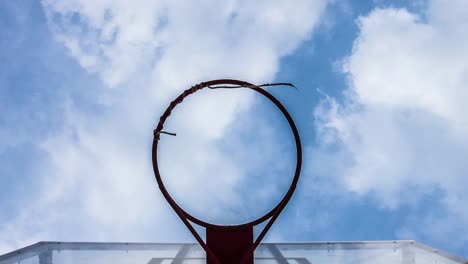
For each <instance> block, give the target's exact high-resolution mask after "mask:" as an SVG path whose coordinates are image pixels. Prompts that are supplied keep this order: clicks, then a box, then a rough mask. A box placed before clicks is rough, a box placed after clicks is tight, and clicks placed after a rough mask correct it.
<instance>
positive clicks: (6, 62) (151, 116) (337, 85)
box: [0, 0, 468, 257]
mask: <svg viewBox="0 0 468 264" xmlns="http://www.w3.org/2000/svg"><path fill="white" fill-rule="evenodd" d="M134 2H135V3H133V4H131V5H130V4H128V3H126V1H84V0H73V1H67V2H64V1H53V0H44V1H42V2H39V1H26V0H25V1H9V2H7V1H3V2H1V3H0V58H1V61H2V64H1V65H0V67H1V70H0V112H1V115H0V167H1V170H0V211H1V212H2V213H1V214H0V234H1V237H2V241H0V252H7V251H9V250H13V249H16V248H18V247H22V246H26V245H28V244H31V243H35V242H37V241H40V240H63V241H129V242H133V241H153V242H154V241H168V242H171V241H188V240H191V239H192V238H191V237H190V236H189V234H188V233H187V232H186V231H185V228H184V226H183V224H182V223H180V221H179V220H178V219H177V218H176V217H175V215H174V213H173V212H172V211H171V210H170V208H169V206H167V205H166V204H165V202H164V200H163V198H162V197H161V195H160V194H159V192H158V190H157V187H156V183H155V181H154V177H153V173H152V171H151V160H150V157H151V155H150V147H151V140H152V129H153V128H154V126H155V124H156V121H157V118H159V115H160V114H161V113H162V111H163V109H164V107H165V106H166V105H167V103H168V102H170V101H171V99H172V98H174V97H175V96H176V95H177V94H178V93H180V91H182V90H184V89H186V88H187V87H189V86H191V85H193V84H195V83H198V82H200V81H205V80H209V79H218V78H237V79H242V80H246V81H249V82H253V83H258V84H260V83H265V82H273V81H278V82H292V83H294V84H295V85H296V86H298V87H299V90H298V91H296V90H294V89H288V88H269V91H271V92H272V93H273V94H274V95H275V96H277V97H278V98H279V99H280V100H281V101H282V102H283V103H284V105H285V106H286V107H287V108H288V110H290V112H291V114H292V116H293V118H294V119H295V121H296V123H297V125H298V127H299V129H300V133H301V136H302V140H303V145H304V169H303V173H302V178H301V182H300V186H299V188H298V190H297V192H296V194H295V196H294V197H293V199H292V201H291V203H290V204H289V206H288V207H287V208H286V210H285V212H284V213H283V215H282V216H281V217H280V218H279V219H278V221H277V223H276V224H275V226H274V227H273V228H272V230H271V232H270V234H269V235H268V236H267V240H270V241H316V240H319V241H323V240H393V239H414V240H418V241H420V242H423V243H426V244H428V245H431V246H434V247H437V248H440V249H444V250H447V251H449V252H452V253H455V254H458V255H461V256H465V257H467V256H468V240H467V239H466V238H465V236H464V235H463V234H466V233H468V228H467V226H468V210H467V209H466V208H465V207H466V206H465V204H467V202H468V195H467V194H466V191H465V187H464V186H466V184H468V180H467V179H468V178H467V177H466V172H467V171H468V165H466V164H468V160H467V158H466V157H468V137H467V136H466V135H467V134H468V133H467V132H468V123H467V121H466V118H465V116H464V113H465V112H466V111H467V110H468V109H466V103H465V102H464V100H465V98H468V89H467V87H466V83H468V82H467V81H468V79H467V78H466V73H467V72H468V63H467V61H468V50H467V49H466V48H465V47H466V46H468V45H467V44H468V43H467V42H468V38H467V37H466V36H468V34H467V33H468V32H467V29H468V19H467V18H468V4H467V2H466V1H463V0H457V1H450V2H444V1H441V0H428V1H377V0H374V1H370V0H369V1H331V0H330V1H327V0H301V1H297V3H295V5H291V4H290V3H288V2H287V1H256V2H255V3H252V2H249V1H225V2H222V3H218V2H217V1H209V0H206V1H202V2H199V3H198V4H197V5H193V6H187V3H185V5H184V4H182V3H178V2H174V1H170V2H168V1H134ZM168 127H169V128H170V129H171V130H173V131H175V132H177V134H178V135H177V137H174V138H172V137H170V138H169V137H165V138H163V141H162V142H161V147H162V153H165V154H164V155H163V156H162V157H161V159H162V164H163V165H162V170H163V172H164V175H167V176H165V177H167V178H165V180H166V181H167V185H168V188H169V190H170V191H172V192H173V193H174V194H175V196H176V199H177V200H178V201H179V202H180V203H181V204H183V205H184V208H188V209H189V211H191V212H194V214H197V215H200V216H205V217H206V219H208V220H210V221H214V222H224V223H231V222H232V223H235V222H237V221H245V220H248V219H252V217H255V216H257V215H258V214H259V212H263V211H265V210H267V209H268V208H269V206H271V204H272V203H274V201H276V200H277V199H279V197H281V194H282V192H283V190H284V189H285V188H286V187H287V184H288V179H290V178H287V176H288V175H289V172H291V170H292V167H291V163H292V162H293V161H294V156H293V145H292V141H291V139H290V137H289V134H288V133H289V131H288V128H287V124H286V122H284V120H282V119H281V116H280V115H279V114H278V112H275V109H274V108H273V107H272V106H271V105H269V104H268V103H267V102H265V101H264V100H262V98H260V97H258V96H256V95H254V94H252V93H249V92H248V91H215V92H206V93H203V94H200V95H196V96H194V99H193V100H191V101H188V102H187V103H185V102H184V106H181V108H179V109H178V111H175V112H174V115H173V116H171V120H170V123H168ZM169 128H168V130H170V129H169ZM169 175H170V176H169ZM220 175H222V176H220ZM285 175H286V176H285Z"/></svg>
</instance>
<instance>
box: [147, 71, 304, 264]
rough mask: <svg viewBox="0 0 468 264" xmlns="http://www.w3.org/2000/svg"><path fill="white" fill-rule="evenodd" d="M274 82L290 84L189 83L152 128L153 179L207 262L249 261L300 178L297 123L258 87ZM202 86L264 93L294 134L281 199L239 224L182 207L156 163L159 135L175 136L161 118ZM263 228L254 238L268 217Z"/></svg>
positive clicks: (241, 82) (237, 263) (218, 81)
mask: <svg viewBox="0 0 468 264" xmlns="http://www.w3.org/2000/svg"><path fill="white" fill-rule="evenodd" d="M274 85H289V86H293V85H292V84H289V83H275V84H264V85H258V86H257V85H253V84H250V83H247V82H244V81H239V80H230V79H221V80H213V81H208V82H202V83H199V84H197V85H194V86H192V87H191V88H189V89H187V90H185V91H184V92H182V94H180V95H179V96H178V97H177V98H176V99H175V100H174V101H172V102H171V103H170V104H169V107H168V108H167V109H166V110H165V111H164V113H163V115H162V116H161V117H160V119H159V123H158V126H157V128H156V129H155V130H154V139H153V148H152V159H153V171H154V175H155V177H156V181H157V182H158V185H159V189H160V190H161V192H162V194H163V196H164V198H165V199H166V200H167V202H168V203H169V205H170V206H171V207H172V209H174V211H175V212H176V213H177V215H178V216H179V218H180V219H181V220H182V222H183V223H184V224H185V225H186V227H187V228H188V229H189V230H190V232H191V233H192V235H193V236H194V237H195V239H196V240H197V241H198V243H199V244H200V245H201V246H202V248H203V249H204V250H205V252H206V254H207V263H209V264H212V263H217V264H221V263H222V264H225V263H229V264H231V263H232V264H234V263H236V264H239V263H241V264H250V263H253V253H254V251H255V249H256V248H257V246H258V245H259V244H260V242H261V241H262V239H263V238H264V237H265V235H266V233H267V232H268V231H269V229H270V228H271V226H272V225H273V223H274V222H275V221H276V219H277V218H278V216H279V215H280V214H281V212H282V211H283V209H284V207H285V206H286V204H287V203H288V202H289V200H290V199H291V197H292V195H293V193H294V191H295V189H296V185H297V183H298V181H299V176H300V172H301V165H302V146H301V139H300V137H299V132H298V131H297V128H296V125H295V124H294V121H293V119H292V117H291V116H290V115H289V113H288V111H287V110H286V108H285V107H284V106H283V105H282V104H281V103H280V102H279V101H278V100H277V99H276V98H275V97H273V95H271V94H270V93H268V92H267V91H265V90H264V89H262V88H261V87H264V86H274ZM204 88H209V89H232V88H246V89H251V90H254V91H256V92H258V93H260V94H261V95H263V96H265V97H266V98H267V99H269V100H270V101H271V102H272V103H273V104H274V105H275V106H276V107H277V108H278V109H279V110H280V111H281V113H282V114H283V116H284V117H285V118H286V120H287V121H288V124H289V126H290V128H291V131H292V134H293V136H294V140H295V143H296V169H295V172H294V178H293V179H292V182H291V185H290V187H289V189H288V191H287V193H286V194H285V195H284V197H283V198H282V199H281V201H280V202H279V203H278V204H277V205H276V206H275V207H274V208H273V209H271V211H269V212H268V213H266V214H265V215H263V216H261V217H259V218H257V219H255V220H252V221H250V222H247V223H243V224H239V225H217V224H212V223H208V222H206V221H203V220H201V219H198V218H196V217H194V216H192V215H191V214H189V213H188V212H186V211H185V210H184V209H182V208H181V207H180V206H179V205H178V204H177V203H176V202H175V201H174V199H173V198H172V197H171V195H170V194H169V192H168V191H167V189H166V187H165V186H164V183H163V181H162V179H161V174H160V172H159V167H158V142H159V139H160V136H161V134H168V135H173V136H175V134H174V133H170V132H166V131H163V128H164V122H165V121H166V119H167V118H168V117H169V116H170V115H171V112H172V110H173V109H174V108H175V107H176V106H177V105H178V104H180V103H182V102H183V100H184V99H185V98H186V97H187V96H189V95H191V94H194V93H195V92H197V91H199V90H202V89H204ZM267 220H268V222H267V224H266V225H265V227H264V229H263V230H262V232H261V233H260V234H259V236H258V237H257V238H256V239H255V241H254V239H253V227H254V226H256V225H259V224H261V223H263V222H265V221H267ZM190 222H192V223H194V224H197V225H200V226H203V227H205V228H206V243H205V241H203V239H202V238H201V237H200V235H199V234H198V233H197V232H196V231H195V228H194V227H193V225H192V224H191V223H190Z"/></svg>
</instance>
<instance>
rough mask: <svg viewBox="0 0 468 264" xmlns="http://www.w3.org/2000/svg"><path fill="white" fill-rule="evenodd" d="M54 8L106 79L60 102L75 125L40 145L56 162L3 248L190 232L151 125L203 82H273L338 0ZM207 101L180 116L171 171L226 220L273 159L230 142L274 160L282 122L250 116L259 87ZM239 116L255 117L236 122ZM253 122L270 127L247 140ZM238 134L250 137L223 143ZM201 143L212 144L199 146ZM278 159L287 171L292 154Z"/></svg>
mask: <svg viewBox="0 0 468 264" xmlns="http://www.w3.org/2000/svg"><path fill="white" fill-rule="evenodd" d="M42 5H43V9H44V12H45V14H46V16H47V21H48V26H49V28H50V29H51V31H52V32H53V34H54V36H55V38H56V40H57V41H59V42H60V43H63V45H64V46H65V47H66V48H67V51H68V52H69V54H70V56H71V57H72V58H73V59H74V60H76V61H77V62H78V63H79V65H80V66H81V67H82V68H83V69H84V70H86V71H87V72H89V73H90V74H93V75H95V76H97V77H99V79H100V80H101V81H102V83H97V82H96V83H95V86H93V87H82V91H78V92H77V93H78V94H80V93H83V94H88V95H89V94H90V90H92V92H91V94H93V96H88V97H85V99H84V102H83V101H80V100H76V99H75V97H73V96H70V95H67V94H66V93H65V95H64V96H63V98H62V99H63V100H62V101H61V102H59V103H58V104H59V105H60V109H61V111H62V112H63V113H62V114H63V115H64V118H63V120H64V122H63V123H62V124H60V126H59V129H58V130H57V131H58V132H55V133H53V134H52V135H51V136H49V137H47V138H46V139H45V140H43V141H41V142H39V143H38V147H39V148H41V149H42V150H43V151H44V152H45V153H46V157H47V158H46V159H47V161H46V162H43V163H42V164H40V166H37V167H35V168H34V169H35V175H36V179H35V181H36V183H37V186H36V191H37V194H36V195H35V196H34V197H33V196H31V197H25V198H23V199H22V200H23V202H24V201H25V200H26V201H27V202H26V203H23V204H27V206H26V207H25V208H24V210H22V211H21V212H19V213H17V214H15V215H12V217H11V219H10V220H8V221H5V222H4V223H3V224H2V226H1V227H0V233H2V234H3V235H2V236H3V237H4V238H6V239H5V240H3V241H2V243H3V244H2V245H0V250H1V251H8V250H11V249H14V248H18V247H20V246H25V245H27V244H29V243H31V241H32V240H93V241H102V240H106V241H156V240H158V241H163V240H166V241H167V240H178V239H181V238H184V239H185V238H187V237H188V236H187V235H184V234H181V233H185V231H183V232H181V233H180V232H178V231H177V230H179V229H177V228H180V227H181V225H180V223H179V222H178V220H177V219H176V218H175V216H174V215H173V213H172V212H171V211H170V210H169V208H168V206H167V205H166V204H165V203H164V202H162V197H161V196H159V194H158V192H157V191H156V185H155V182H154V179H153V176H152V170H151V161H150V145H151V140H152V135H151V131H152V129H153V128H154V126H155V122H156V120H157V118H158V117H159V115H158V113H161V112H162V110H163V107H165V106H166V105H167V103H168V102H169V101H170V100H171V99H172V98H173V97H174V96H175V95H177V94H178V93H179V92H181V91H182V90H183V89H186V88H188V86H190V85H192V84H195V83H197V82H199V81H202V80H207V79H213V78H223V77H229V78H239V79H244V80H248V81H250V82H254V83H259V82H264V81H268V80H271V79H272V78H273V77H274V75H275V74H276V72H277V71H278V67H279V59H280V58H281V57H282V56H285V55H287V54H289V53H291V52H293V51H294V49H295V48H296V47H297V46H298V45H299V44H300V43H301V42H302V41H304V40H305V39H307V38H309V37H310V34H311V32H312V30H313V29H314V27H315V26H316V25H317V23H318V20H319V17H320V14H321V13H322V11H323V9H324V8H325V5H326V1H325V0H309V1H298V2H296V3H295V4H294V5H291V4H289V2H287V1H224V2H219V1H201V2H200V1H198V2H196V3H195V2H185V3H180V2H176V1H133V2H131V3H130V2H128V1H81V0H76V1H67V2H64V1H55V0H45V1H43V2H42ZM292 14H294V15H292ZM76 81H77V82H78V81H79V80H76ZM75 92H76V91H75ZM196 99H197V100H196V103H194V104H192V105H190V104H188V105H187V106H185V110H184V111H186V113H188V114H187V115H186V116H183V117H180V118H179V119H175V120H176V121H174V123H173V129H175V130H176V131H177V132H179V131H182V132H185V134H184V133H179V134H180V136H178V137H177V142H176V143H174V144H175V145H172V146H170V147H168V151H167V153H168V154H167V156H166V157H167V159H168V162H167V164H169V165H167V167H166V170H167V171H168V174H170V175H178V176H180V177H181V178H177V179H168V182H169V184H172V186H174V188H179V189H181V190H190V191H192V192H193V193H192V195H194V196H193V197H196V199H198V200H199V201H202V202H203V205H204V206H203V207H201V208H194V210H199V211H198V212H201V213H206V214H212V215H213V217H214V219H220V218H219V217H223V215H222V212H224V211H222V210H221V209H222V208H230V207H235V206H237V208H241V209H242V208H243V207H242V205H240V206H239V204H238V203H239V201H240V199H241V198H242V195H243V194H242V192H240V191H239V190H237V189H236V187H237V186H238V185H239V184H240V183H242V182H243V181H245V180H246V178H245V177H246V176H247V175H249V173H255V172H256V171H258V168H257V167H256V166H253V165H252V164H253V163H252V162H255V161H257V160H259V159H258V157H259V156H260V157H262V156H261V153H258V152H254V153H253V154H252V155H257V157H254V156H251V157H252V159H253V161H249V162H250V163H245V161H246V159H245V157H241V156H239V157H237V158H235V159H231V157H229V156H227V154H226V153H227V151H226V148H227V149H229V148H231V149H229V150H230V151H229V153H233V152H234V153H236V151H237V153H239V152H241V151H243V150H242V147H249V148H252V149H254V150H255V149H258V150H260V151H266V152H265V153H271V155H264V156H263V158H265V160H267V161H272V160H276V158H277V155H280V154H281V151H282V148H283V146H281V145H273V146H271V145H270V143H271V142H273V140H275V139H276V138H277V137H278V136H281V135H277V134H275V133H272V131H273V129H274V126H272V125H271V124H269V123H267V122H259V123H256V122H254V120H255V118H260V119H261V118H262V117H265V118H266V117H267V115H266V114H263V115H262V114H259V115H258V116H257V117H255V116H254V118H249V113H251V111H252V107H254V108H255V106H256V105H257V106H258V102H257V99H256V97H254V96H253V95H252V93H246V92H243V91H230V92H226V93H225V94H217V93H209V94H208V93H207V94H205V95H204V96H203V97H196ZM239 120H243V121H242V122H240V124H239V125H237V127H236V126H233V122H234V121H239ZM241 128H246V129H250V130H253V129H255V130H257V131H259V132H260V133H259V135H260V136H256V137H252V138H251V139H252V141H250V142H245V141H241V140H240V139H239V137H237V138H236V137H235V136H234V135H232V131H236V129H237V130H238V129H241ZM227 135H232V136H233V137H234V138H232V140H234V141H235V142H238V143H239V144H238V146H235V145H232V144H229V142H228V141H223V138H224V137H225V136H227ZM260 139H261V140H260ZM168 140H171V139H168ZM183 143H186V144H185V145H183ZM182 147H183V148H184V149H182ZM197 147H198V148H197ZM200 147H202V148H203V153H200V152H198V151H197V149H200ZM269 156H270V157H269ZM183 158H185V161H190V160H192V161H191V162H186V163H184V166H181V165H179V164H178V163H177V162H173V163H171V162H172V161H174V160H178V161H184V159H183ZM195 158H196V159H195ZM195 161H196V162H195ZM200 164H202V165H203V164H204V165H205V166H201V165H200ZM240 164H242V165H244V166H239V165H240ZM213 165H216V166H214V167H211V166H213ZM274 166H277V167H278V166H279V167H278V168H280V169H285V166H284V164H281V163H277V164H275V165H274ZM241 167H242V168H243V169H242V170H240V169H239V168H241ZM273 168H276V167H272V168H271V169H273ZM286 169H287V168H286ZM188 170H190V171H188ZM220 171H223V172H225V174H224V175H223V176H224V177H223V178H220V179H214V180H213V179H208V178H209V177H210V176H211V175H213V174H215V173H219V172H220ZM188 172H191V173H192V174H195V175H192V176H193V178H188V177H186V178H182V177H185V176H184V175H185V173H188ZM193 179H196V180H198V181H200V180H201V181H202V182H204V186H203V188H196V184H198V182H196V181H195V180H193ZM184 188H186V189H184ZM265 189H267V190H269V191H268V192H266V194H265V193H259V196H262V195H263V196H264V197H267V196H268V195H270V193H271V192H275V185H272V186H265ZM210 192H212V193H214V194H218V195H219V197H224V198H225V199H223V200H221V201H219V202H216V203H211V204H210V201H211V200H210V199H206V200H204V197H206V195H207V193H210ZM181 199H184V197H181ZM259 199H262V198H261V197H259ZM264 200H266V199H264ZM188 203H189V204H190V201H188ZM197 204H200V203H193V201H192V205H197ZM244 209H245V208H244ZM247 209H248V208H247ZM247 209H246V210H247ZM241 215H242V214H241ZM244 215H245V216H250V215H249V213H248V212H246V213H245V214H244ZM224 216H225V215H224ZM216 217H218V218H216ZM221 220H223V218H221Z"/></svg>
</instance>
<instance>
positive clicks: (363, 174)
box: [315, 0, 468, 246]
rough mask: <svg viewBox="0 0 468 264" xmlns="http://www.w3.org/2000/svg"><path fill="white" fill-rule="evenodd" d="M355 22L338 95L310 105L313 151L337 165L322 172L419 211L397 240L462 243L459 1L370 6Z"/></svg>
mask: <svg viewBox="0 0 468 264" xmlns="http://www.w3.org/2000/svg"><path fill="white" fill-rule="evenodd" d="M358 24H359V35H358V37H357V39H356V40H355V42H354V47H353V50H352V54H351V55H350V56H349V57H348V58H346V59H345V60H344V62H343V71H344V73H345V74H346V75H347V78H348V84H349V87H348V89H347V90H346V91H345V93H344V98H343V99H342V100H335V99H333V98H327V99H325V100H323V101H322V104H321V105H320V106H319V107H318V108H317V109H316V111H315V117H316V125H317V129H318V132H319V140H320V143H321V148H322V150H321V151H319V152H318V153H321V154H317V155H318V156H320V157H321V158H323V159H327V155H330V153H332V155H333V157H334V158H335V162H338V164H342V165H343V166H339V167H338V168H336V167H335V168H327V173H331V174H332V175H334V176H335V180H336V181H337V182H339V183H340V185H341V186H342V188H344V189H345V190H347V191H350V192H353V193H356V194H358V195H361V196H362V197H372V198H373V199H374V200H376V201H378V202H379V203H380V204H381V205H382V207H386V208H397V207H400V206H411V207H413V208H419V210H420V211H421V210H422V212H423V217H417V218H415V216H413V217H412V218H411V217H409V218H411V220H408V223H407V227H405V228H402V229H401V230H400V235H401V236H403V237H405V238H408V237H411V238H424V239H431V240H435V241H439V242H442V241H443V243H450V244H456V245H458V246H460V245H463V243H466V239H465V238H463V237H460V236H459V235H456V234H462V233H467V232H468V230H467V226H468V210H467V209H466V206H465V205H466V204H467V203H468V195H467V193H466V191H465V188H464V186H466V185H467V184H468V180H467V179H468V178H467V177H466V176H467V171H468V158H467V157H468V136H467V135H468V133H467V132H468V119H467V118H466V114H465V113H466V112H467V111H468V108H467V104H466V102H465V101H466V99H467V98H468V86H467V85H468V84H467V83H468V82H467V81H468V79H467V72H468V63H467V61H468V50H467V49H466V47H467V44H468V37H467V36H468V27H467V25H468V3H467V2H466V1H451V2H450V3H448V2H445V1H440V0H432V1H429V2H428V5H427V9H426V10H425V11H424V12H421V14H414V13H411V12H409V11H407V10H406V9H396V8H383V9H375V10H373V11H372V12H371V13H370V14H368V15H366V16H363V17H360V18H359V19H358ZM425 203H430V204H431V205H428V204H425ZM424 208H425V209H424ZM415 211H416V210H415ZM455 237H457V240H458V241H457V242H454V241H453V238H455Z"/></svg>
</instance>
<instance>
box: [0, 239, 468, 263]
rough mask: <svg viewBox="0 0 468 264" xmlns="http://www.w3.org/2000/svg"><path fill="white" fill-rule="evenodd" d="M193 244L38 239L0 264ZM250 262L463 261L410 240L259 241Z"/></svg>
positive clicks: (166, 251)
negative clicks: (37, 241)
mask: <svg viewBox="0 0 468 264" xmlns="http://www.w3.org/2000/svg"><path fill="white" fill-rule="evenodd" d="M205 255H206V254H205V252H204V250H203V249H202V248H201V247H200V246H199V245H198V244H194V243H184V244H182V243H181V244H173V243H74V242H39V243H37V244H34V245H31V246H28V247H26V248H23V249H19V250H16V251H13V252H11V253H8V254H5V255H2V256H0V264H13V263H15V264H17V263H21V264H71V263H73V264H81V263H83V264H93V263H96V264H98V263H99V264H130V263H131V264H165V263H192V264H198V263H200V264H201V263H205V262H206V260H205ZM255 263H297V264H308V263H312V264H321V263H323V264H325V263H326V264H334V263H337V264H338V263H339V264H358V263H359V264H366V263H369V264H371V263H372V264H400V263H401V264H432V263H434V264H435V263H438V264H457V263H468V260H466V259H463V258H460V257H456V256H453V255H450V254H448V253H445V252H442V251H439V250H435V249H433V248H430V247H428V246H425V245H423V244H420V243H418V242H414V241H362V242H314V243H262V244H260V246H259V247H258V248H257V250H256V251H255Z"/></svg>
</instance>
